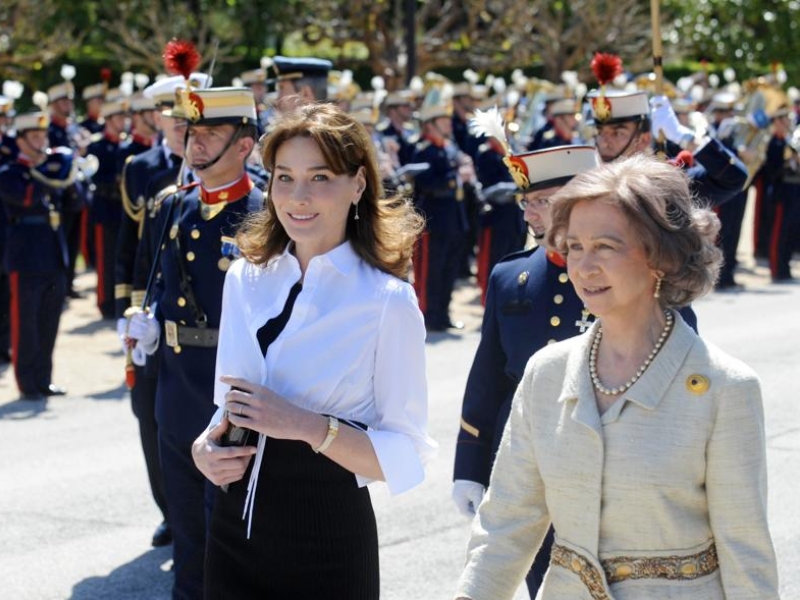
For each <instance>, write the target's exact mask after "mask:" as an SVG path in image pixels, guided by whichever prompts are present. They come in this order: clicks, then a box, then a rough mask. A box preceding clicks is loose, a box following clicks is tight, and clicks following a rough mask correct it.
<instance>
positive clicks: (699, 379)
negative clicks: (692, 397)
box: [686, 374, 711, 396]
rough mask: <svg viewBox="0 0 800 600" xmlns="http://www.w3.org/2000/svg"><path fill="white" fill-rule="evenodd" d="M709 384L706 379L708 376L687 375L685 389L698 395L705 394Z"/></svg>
mask: <svg viewBox="0 0 800 600" xmlns="http://www.w3.org/2000/svg"><path fill="white" fill-rule="evenodd" d="M710 386H711V382H710V381H709V380H708V377H704V376H703V375H696V374H695V375H689V377H687V378H686V389H687V390H689V391H690V392H692V393H693V394H697V395H698V396H702V395H703V394H705V393H706V392H707V391H708V388H709V387H710Z"/></svg>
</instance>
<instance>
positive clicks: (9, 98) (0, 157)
mask: <svg viewBox="0 0 800 600" xmlns="http://www.w3.org/2000/svg"><path fill="white" fill-rule="evenodd" d="M15 84H16V85H15ZM14 87H16V88H17V89H19V91H20V92H21V91H22V90H21V85H20V84H18V83H17V82H12V81H6V82H4V83H3V95H0V167H2V166H3V165H4V164H6V163H7V162H11V161H13V160H16V154H17V144H16V142H15V141H14V139H13V137H11V136H9V135H8V133H7V131H8V125H9V124H10V122H11V119H12V118H13V113H14V100H16V99H17V98H18V97H19V95H15V94H14V92H10V90H11V88H14ZM6 225H7V221H6V212H5V210H3V207H2V206H0V365H3V364H7V363H10V362H11V321H10V312H9V311H10V310H11V306H10V304H9V301H10V297H9V293H10V292H9V289H8V272H7V271H6V269H5V266H4V265H3V254H5V247H6Z"/></svg>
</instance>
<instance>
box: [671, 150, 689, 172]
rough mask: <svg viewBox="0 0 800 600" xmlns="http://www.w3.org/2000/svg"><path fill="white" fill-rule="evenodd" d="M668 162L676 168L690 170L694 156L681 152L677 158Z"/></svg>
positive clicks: (687, 152)
mask: <svg viewBox="0 0 800 600" xmlns="http://www.w3.org/2000/svg"><path fill="white" fill-rule="evenodd" d="M669 162H670V163H672V164H673V165H674V166H676V167H678V168H683V169H691V168H692V167H693V166H694V155H693V154H692V153H691V152H689V151H688V150H681V151H680V152H678V156H676V157H675V158H673V159H671V160H670V161H669Z"/></svg>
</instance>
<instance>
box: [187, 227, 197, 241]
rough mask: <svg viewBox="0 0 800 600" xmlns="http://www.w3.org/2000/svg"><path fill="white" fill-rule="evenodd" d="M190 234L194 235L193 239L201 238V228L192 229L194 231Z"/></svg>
mask: <svg viewBox="0 0 800 600" xmlns="http://www.w3.org/2000/svg"><path fill="white" fill-rule="evenodd" d="M189 235H191V236H192V239H193V240H199V239H200V230H199V229H192V233H190V234H189Z"/></svg>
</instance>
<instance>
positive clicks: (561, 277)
mask: <svg viewBox="0 0 800 600" xmlns="http://www.w3.org/2000/svg"><path fill="white" fill-rule="evenodd" d="M558 280H559V281H560V282H561V283H567V282H568V281H569V275H567V274H566V273H561V274H560V275H559V276H558Z"/></svg>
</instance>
